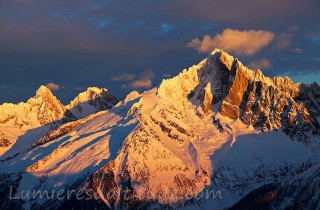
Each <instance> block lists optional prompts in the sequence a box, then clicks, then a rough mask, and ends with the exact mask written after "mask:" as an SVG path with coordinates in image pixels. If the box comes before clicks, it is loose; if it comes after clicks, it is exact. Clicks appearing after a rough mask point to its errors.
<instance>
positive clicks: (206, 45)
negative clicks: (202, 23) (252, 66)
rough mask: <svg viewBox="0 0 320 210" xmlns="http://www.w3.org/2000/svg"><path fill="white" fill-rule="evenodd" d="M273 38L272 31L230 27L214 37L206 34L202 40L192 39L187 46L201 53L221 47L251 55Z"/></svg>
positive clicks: (236, 52)
mask: <svg viewBox="0 0 320 210" xmlns="http://www.w3.org/2000/svg"><path fill="white" fill-rule="evenodd" d="M273 38H274V34H273V33H272V32H270V31H263V30H248V31H239V30H235V29H230V28H228V29H225V30H224V31H223V32H222V34H217V35H216V36H214V37H213V38H212V37H211V36H210V35H205V36H204V37H203V39H202V40H199V39H198V38H195V39H192V40H191V41H190V42H189V43H187V47H189V48H194V49H196V50H197V51H198V52H199V53H208V52H211V51H212V50H213V49H214V48H219V49H221V50H224V51H227V52H229V53H234V54H235V55H242V56H249V55H254V54H255V53H257V52H259V51H260V50H261V49H262V48H264V47H266V46H267V45H268V44H269V43H270V42H271V41H272V39H273Z"/></svg>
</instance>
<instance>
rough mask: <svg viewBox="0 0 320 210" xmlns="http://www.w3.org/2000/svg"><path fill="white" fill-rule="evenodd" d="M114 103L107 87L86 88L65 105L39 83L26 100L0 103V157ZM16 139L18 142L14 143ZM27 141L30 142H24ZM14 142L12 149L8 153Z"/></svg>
mask: <svg viewBox="0 0 320 210" xmlns="http://www.w3.org/2000/svg"><path fill="white" fill-rule="evenodd" d="M116 103H117V99H116V98H115V97H114V96H113V95H111V94H110V93H109V92H108V90H107V89H105V88H101V89H100V88H97V87H89V88H88V89H87V90H86V91H85V92H83V93H80V94H79V95H78V96H77V97H76V98H75V99H74V100H73V101H72V102H71V103H70V104H69V105H67V106H64V105H63V104H62V103H61V102H60V101H59V100H58V99H57V98H56V97H55V96H54V95H53V94H52V92H51V91H50V90H49V89H48V88H47V87H45V86H41V87H40V88H39V89H38V90H37V91H36V94H35V96H34V97H33V98H31V99H29V100H28V101H27V102H26V103H23V102H21V103H19V104H10V103H4V104H2V105H0V129H2V131H1V130H0V135H1V137H0V138H1V140H0V156H2V155H3V154H6V156H10V155H15V154H16V153H18V152H19V151H20V150H23V149H26V148H25V147H28V146H31V144H34V143H35V140H36V139H35V140H32V139H31V138H38V136H39V135H40V136H41V135H44V134H45V133H47V132H49V131H52V130H55V129H57V128H59V127H60V126H61V125H63V124H65V123H68V122H72V121H75V120H77V119H81V118H85V117H86V116H89V115H91V114H94V113H96V112H99V111H102V110H108V109H110V108H111V107H112V106H114V105H115V104H116ZM23 136H24V137H23ZM29 136H30V137H29ZM17 141H18V143H19V145H16V142H17ZM29 141H30V142H31V144H29V143H27V142H29ZM24 142H25V143H24ZM15 145H16V148H15V149H14V151H11V152H10V153H7V151H9V150H10V148H11V147H13V146H15ZM20 145H21V146H20ZM22 145H23V146H22Z"/></svg>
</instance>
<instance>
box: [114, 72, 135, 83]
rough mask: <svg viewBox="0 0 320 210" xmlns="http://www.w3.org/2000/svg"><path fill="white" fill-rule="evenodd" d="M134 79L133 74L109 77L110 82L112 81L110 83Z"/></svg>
mask: <svg viewBox="0 0 320 210" xmlns="http://www.w3.org/2000/svg"><path fill="white" fill-rule="evenodd" d="M134 78H135V75H134V74H130V73H123V74H120V75H118V76H115V77H111V78H110V80H112V81H130V80H133V79H134Z"/></svg>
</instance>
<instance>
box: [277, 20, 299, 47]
mask: <svg viewBox="0 0 320 210" xmlns="http://www.w3.org/2000/svg"><path fill="white" fill-rule="evenodd" d="M299 29H300V27H299V26H298V25H292V26H290V27H289V28H288V29H287V30H286V31H284V32H282V33H280V34H279V35H277V36H276V38H275V47H276V49H278V50H282V49H285V48H287V47H289V46H291V44H292V39H293V35H294V33H295V32H296V31H298V30H299Z"/></svg>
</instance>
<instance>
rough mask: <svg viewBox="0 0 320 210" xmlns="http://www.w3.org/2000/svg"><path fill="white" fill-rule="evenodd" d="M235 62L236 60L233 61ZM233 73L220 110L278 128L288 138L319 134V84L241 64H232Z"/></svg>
mask: <svg viewBox="0 0 320 210" xmlns="http://www.w3.org/2000/svg"><path fill="white" fill-rule="evenodd" d="M235 62H237V61H235ZM233 66H234V69H232V70H233V71H235V72H236V73H235V76H234V78H233V82H231V83H230V89H229V90H228V92H227V94H226V96H225V97H224V98H223V100H222V102H221V106H220V112H221V114H222V115H225V116H227V117H229V118H231V119H237V118H240V119H241V120H242V121H243V122H244V123H246V124H251V125H253V126H254V127H261V130H262V131H269V130H278V129H282V130H283V131H284V132H285V133H286V134H287V135H289V136H290V137H291V138H292V139H298V140H302V141H307V140H308V139H309V138H310V137H311V136H314V135H319V131H320V126H319V123H318V121H317V119H316V117H315V116H319V113H320V109H319V107H320V106H319V104H320V103H319V101H320V100H319V96H320V88H319V86H318V85H317V84H312V85H310V86H307V85H303V84H302V85H300V88H299V86H298V85H297V84H295V83H294V82H292V81H291V80H290V79H289V78H287V77H285V78H280V77H276V78H268V77H265V76H264V75H263V74H262V72H261V71H259V70H257V71H253V70H249V69H247V68H246V67H244V66H243V65H242V64H237V65H233Z"/></svg>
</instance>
